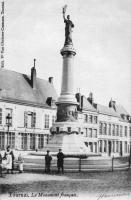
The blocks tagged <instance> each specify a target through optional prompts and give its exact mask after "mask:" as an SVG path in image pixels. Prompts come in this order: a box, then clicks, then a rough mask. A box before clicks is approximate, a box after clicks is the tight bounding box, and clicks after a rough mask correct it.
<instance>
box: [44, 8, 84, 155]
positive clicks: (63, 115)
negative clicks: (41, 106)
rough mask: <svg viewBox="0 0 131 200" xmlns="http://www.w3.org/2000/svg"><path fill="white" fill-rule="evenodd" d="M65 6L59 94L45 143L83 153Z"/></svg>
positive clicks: (52, 149)
mask: <svg viewBox="0 0 131 200" xmlns="http://www.w3.org/2000/svg"><path fill="white" fill-rule="evenodd" d="M66 8H67V6H65V7H64V8H63V19H64V23H65V42H64V47H63V48H62V49H61V51H60V53H61V55H62V57H63V72H62V85H61V94H60V97H59V98H58V100H57V102H56V105H57V119H56V122H55V123H54V125H53V127H52V130H51V132H52V138H51V140H50V141H49V144H48V145H47V148H48V149H50V151H51V152H57V151H58V149H59V148H61V149H62V151H63V152H64V153H66V154H68V155H69V154H74V155H76V154H81V153H82V152H83V153H84V154H85V153H86V152H87V147H86V145H85V144H84V141H83V140H82V135H81V126H80V124H79V122H78V112H77V106H78V103H77V101H76V98H75V92H74V78H73V75H74V72H73V62H74V57H75V55H76V51H75V49H74V47H73V42H72V29H73V28H74V24H73V22H72V21H71V20H70V16H69V15H67V18H66V17H65V13H66Z"/></svg>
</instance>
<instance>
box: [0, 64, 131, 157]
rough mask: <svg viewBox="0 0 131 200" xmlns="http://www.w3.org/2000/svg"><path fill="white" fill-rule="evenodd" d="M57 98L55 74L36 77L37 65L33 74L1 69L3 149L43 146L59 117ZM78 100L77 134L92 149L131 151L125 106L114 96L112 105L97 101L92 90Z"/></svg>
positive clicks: (108, 152) (130, 122)
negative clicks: (40, 77)
mask: <svg viewBox="0 0 131 200" xmlns="http://www.w3.org/2000/svg"><path fill="white" fill-rule="evenodd" d="M57 98H58V97H57V94H56V91H55V88H54V86H53V78H52V77H49V80H48V81H45V80H42V79H39V78H37V76H36V69H35V66H34V67H33V68H32V69H31V75H30V76H27V75H25V74H21V73H18V72H14V71H11V70H6V69H3V68H2V69H0V149H5V148H6V146H7V145H10V146H11V148H14V149H18V150H36V149H39V150H40V149H43V148H44V147H45V146H46V144H47V143H48V142H49V140H50V136H51V129H52V125H53V124H54V123H55V121H56V111H57V109H56V105H55V104H56V101H57ZM76 100H77V103H78V106H77V116H78V127H77V129H78V134H81V136H82V137H83V142H84V143H85V146H86V147H87V148H88V150H89V152H93V153H99V154H102V155H105V156H111V155H119V156H126V155H129V154H130V152H131V148H130V147H131V118H130V115H129V113H128V112H127V111H126V110H125V109H124V108H123V106H120V105H117V104H116V103H115V102H114V101H112V100H111V101H110V102H109V106H103V105H100V104H97V103H94V100H93V94H92V93H90V94H89V97H88V98H87V97H85V96H84V95H81V94H80V93H77V94H76ZM56 128H57V127H56ZM66 129H67V130H64V131H67V132H70V133H71V132H74V130H73V129H72V130H71V127H66ZM60 131H61V130H60V129H59V132H60Z"/></svg>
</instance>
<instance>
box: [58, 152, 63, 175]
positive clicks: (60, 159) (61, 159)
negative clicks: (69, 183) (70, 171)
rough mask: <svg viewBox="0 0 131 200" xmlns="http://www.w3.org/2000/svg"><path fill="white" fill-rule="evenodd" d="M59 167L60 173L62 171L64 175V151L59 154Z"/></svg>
mask: <svg viewBox="0 0 131 200" xmlns="http://www.w3.org/2000/svg"><path fill="white" fill-rule="evenodd" d="M57 167H58V173H60V169H61V170H62V174H63V173H64V154H63V153H62V150H61V149H59V153H58V154H57Z"/></svg>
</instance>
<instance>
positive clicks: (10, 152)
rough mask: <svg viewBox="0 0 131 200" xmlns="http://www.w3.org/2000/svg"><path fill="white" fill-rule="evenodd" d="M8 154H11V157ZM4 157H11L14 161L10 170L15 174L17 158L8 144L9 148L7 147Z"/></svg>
mask: <svg viewBox="0 0 131 200" xmlns="http://www.w3.org/2000/svg"><path fill="white" fill-rule="evenodd" d="M8 155H10V156H11V158H10V156H8ZM4 158H5V159H7V158H8V159H9V160H10V163H12V167H11V168H10V170H11V173H12V174H13V170H14V159H15V157H14V153H13V151H12V150H11V149H10V146H9V145H8V146H7V148H6V151H5V154H4ZM8 172H9V170H8Z"/></svg>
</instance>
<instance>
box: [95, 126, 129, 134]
mask: <svg viewBox="0 0 131 200" xmlns="http://www.w3.org/2000/svg"><path fill="white" fill-rule="evenodd" d="M123 133H124V135H123ZM99 134H100V135H112V136H120V137H122V136H125V137H127V136H128V129H127V126H122V125H116V124H106V123H100V124H99ZM130 136H131V128H130Z"/></svg>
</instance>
